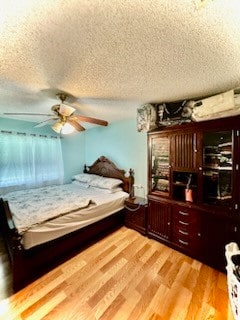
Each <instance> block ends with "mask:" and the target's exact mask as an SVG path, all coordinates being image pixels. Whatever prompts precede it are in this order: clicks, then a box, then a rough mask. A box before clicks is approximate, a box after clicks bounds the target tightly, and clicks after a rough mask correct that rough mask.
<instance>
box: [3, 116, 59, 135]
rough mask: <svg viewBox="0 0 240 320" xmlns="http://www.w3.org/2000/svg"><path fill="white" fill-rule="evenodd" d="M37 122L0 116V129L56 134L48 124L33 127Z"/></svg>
mask: <svg viewBox="0 0 240 320" xmlns="http://www.w3.org/2000/svg"><path fill="white" fill-rule="evenodd" d="M36 124H37V123H35V122H30V121H22V120H21V121H20V120H14V119H7V118H1V117H0V130H6V131H7V130H8V131H18V132H26V133H36V134H47V135H51V136H57V134H56V133H55V132H54V131H53V130H52V129H51V127H49V126H44V127H40V128H34V126H35V125H36Z"/></svg>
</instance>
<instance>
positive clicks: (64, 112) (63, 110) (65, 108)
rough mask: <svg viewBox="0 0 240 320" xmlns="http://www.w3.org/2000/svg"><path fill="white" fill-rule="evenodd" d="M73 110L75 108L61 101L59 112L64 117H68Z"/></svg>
mask: <svg viewBox="0 0 240 320" xmlns="http://www.w3.org/2000/svg"><path fill="white" fill-rule="evenodd" d="M75 110H76V109H75V108H72V107H70V106H67V105H66V104H64V103H61V104H60V107H59V113H60V114H61V115H63V116H65V117H69V116H70V115H71V114H73V112H74V111H75Z"/></svg>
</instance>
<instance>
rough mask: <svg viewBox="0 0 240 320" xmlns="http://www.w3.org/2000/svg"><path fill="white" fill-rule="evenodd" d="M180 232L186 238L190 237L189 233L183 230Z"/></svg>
mask: <svg viewBox="0 0 240 320" xmlns="http://www.w3.org/2000/svg"><path fill="white" fill-rule="evenodd" d="M178 232H179V233H181V234H184V235H185V236H188V235H189V233H188V232H186V231H183V230H181V229H179V230H178Z"/></svg>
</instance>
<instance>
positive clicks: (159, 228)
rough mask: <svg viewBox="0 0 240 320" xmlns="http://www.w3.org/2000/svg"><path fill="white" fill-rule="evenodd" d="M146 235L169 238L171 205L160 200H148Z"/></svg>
mask: <svg viewBox="0 0 240 320" xmlns="http://www.w3.org/2000/svg"><path fill="white" fill-rule="evenodd" d="M147 232H148V235H151V236H153V237H154V238H159V239H164V240H170V238H171V206H170V205H169V204H168V203H162V202H160V201H153V200H150V201H149V206H148V230H147Z"/></svg>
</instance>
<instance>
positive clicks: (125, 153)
mask: <svg viewBox="0 0 240 320" xmlns="http://www.w3.org/2000/svg"><path fill="white" fill-rule="evenodd" d="M85 143H86V163H87V164H88V165H89V164H92V163H93V162H94V161H95V160H96V159H97V158H98V157H100V156H102V155H104V156H106V157H107V158H109V159H110V160H111V161H113V162H114V163H115V164H116V165H117V166H118V167H119V168H121V169H124V170H125V171H126V172H128V170H129V169H130V168H132V169H134V172H135V175H134V177H135V184H140V185H142V186H143V187H144V189H145V192H146V193H147V134H146V133H140V132H137V126H136V119H128V120H124V121H118V122H114V123H111V124H110V125H109V126H108V127H105V128H102V127H95V128H92V129H91V130H88V131H87V132H86V140H85ZM136 194H138V195H139V196H141V195H143V190H136Z"/></svg>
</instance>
